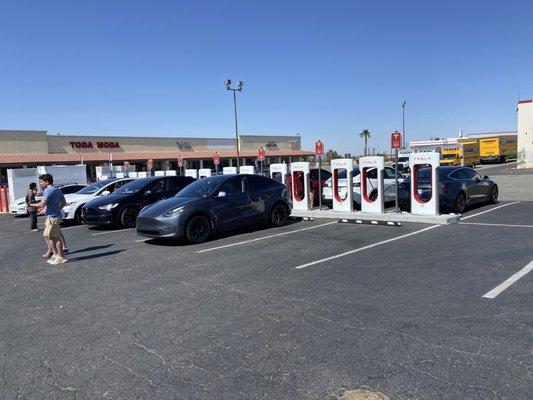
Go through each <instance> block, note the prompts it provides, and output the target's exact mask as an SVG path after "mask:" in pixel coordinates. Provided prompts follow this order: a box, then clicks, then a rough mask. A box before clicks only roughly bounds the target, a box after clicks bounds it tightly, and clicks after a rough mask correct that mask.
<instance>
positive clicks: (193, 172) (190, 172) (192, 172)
mask: <svg viewBox="0 0 533 400" xmlns="http://www.w3.org/2000/svg"><path fill="white" fill-rule="evenodd" d="M185 176H190V177H191V178H194V179H197V178H198V170H196V169H186V170H185Z"/></svg>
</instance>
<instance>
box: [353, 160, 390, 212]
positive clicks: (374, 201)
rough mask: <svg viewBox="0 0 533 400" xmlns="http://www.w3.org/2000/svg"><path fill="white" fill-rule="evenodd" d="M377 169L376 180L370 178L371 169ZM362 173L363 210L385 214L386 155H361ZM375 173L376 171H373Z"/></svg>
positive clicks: (360, 168) (360, 165)
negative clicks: (384, 177)
mask: <svg viewBox="0 0 533 400" xmlns="http://www.w3.org/2000/svg"><path fill="white" fill-rule="evenodd" d="M374 169H375V170H376V171H375V173H376V178H377V179H376V180H375V181H374V179H372V180H371V179H370V178H368V172H369V171H370V170H374ZM359 171H360V174H361V211H362V212H364V213H372V214H383V212H384V211H385V196H384V193H383V192H384V187H385V185H384V182H383V174H384V171H385V158H384V157H361V158H360V159H359ZM372 175H374V173H372Z"/></svg>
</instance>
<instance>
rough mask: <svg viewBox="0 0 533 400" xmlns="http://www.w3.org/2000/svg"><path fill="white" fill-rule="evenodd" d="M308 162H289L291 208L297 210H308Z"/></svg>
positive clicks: (309, 202)
mask: <svg viewBox="0 0 533 400" xmlns="http://www.w3.org/2000/svg"><path fill="white" fill-rule="evenodd" d="M309 169H310V168H309V163H308V162H295V163H291V177H292V184H291V186H292V189H291V191H292V193H291V195H292V209H293V210H298V211H309V210H310V208H311V207H310V204H311V201H310V199H309V189H310V186H311V185H310V182H309Z"/></svg>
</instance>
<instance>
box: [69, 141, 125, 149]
mask: <svg viewBox="0 0 533 400" xmlns="http://www.w3.org/2000/svg"><path fill="white" fill-rule="evenodd" d="M70 145H71V146H72V148H73V149H94V148H97V149H119V148H120V145H119V144H118V142H96V145H93V142H70Z"/></svg>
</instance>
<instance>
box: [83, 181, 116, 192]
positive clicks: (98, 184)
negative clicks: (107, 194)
mask: <svg viewBox="0 0 533 400" xmlns="http://www.w3.org/2000/svg"><path fill="white" fill-rule="evenodd" d="M109 182H113V181H112V180H104V181H100V182H96V183H93V184H92V185H90V186H85V187H84V188H83V189H81V190H80V191H79V192H77V194H94V193H96V192H97V191H98V190H100V189H102V188H103V187H104V186H105V185H107V184H108V183H109Z"/></svg>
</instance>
